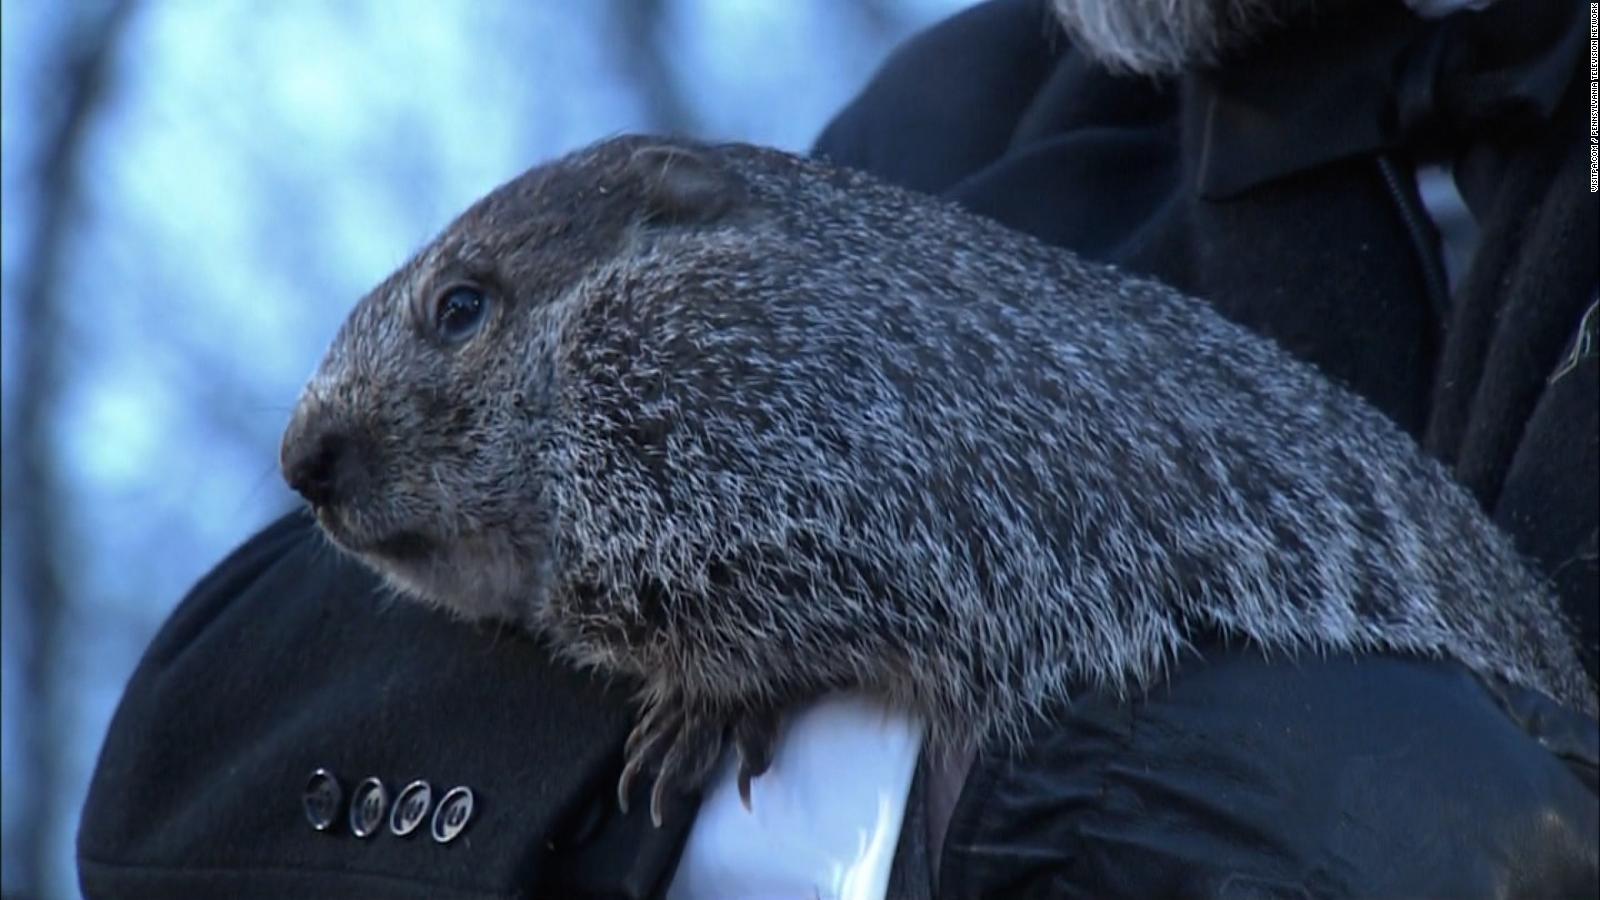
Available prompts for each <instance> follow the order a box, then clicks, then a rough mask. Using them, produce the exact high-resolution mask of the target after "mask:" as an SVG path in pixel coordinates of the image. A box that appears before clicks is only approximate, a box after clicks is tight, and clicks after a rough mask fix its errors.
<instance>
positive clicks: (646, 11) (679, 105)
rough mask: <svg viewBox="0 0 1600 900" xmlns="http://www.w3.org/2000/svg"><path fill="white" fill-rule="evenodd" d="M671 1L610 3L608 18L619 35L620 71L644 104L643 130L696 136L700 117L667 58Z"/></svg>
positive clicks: (627, 0)
mask: <svg viewBox="0 0 1600 900" xmlns="http://www.w3.org/2000/svg"><path fill="white" fill-rule="evenodd" d="M671 6H672V3H671V0H611V3H610V4H609V7H610V9H609V14H610V15H609V18H610V20H611V23H612V27H613V30H614V31H615V33H616V34H617V35H618V39H617V42H616V51H617V58H618V61H619V62H620V63H621V67H622V71H623V73H624V74H625V75H626V76H627V78H628V80H629V81H630V82H632V84H633V86H634V89H635V90H636V91H637V92H638V94H639V97H640V99H641V100H642V101H643V102H644V113H645V117H646V120H645V121H646V128H647V130H649V131H651V132H655V133H658V134H680V135H693V134H698V133H699V117H698V116H696V115H695V113H694V110H693V108H692V107H691V106H690V105H689V102H688V101H687V100H686V99H685V98H684V96H683V89H682V87H681V86H680V84H679V82H678V76H677V73H676V72H674V71H673V69H672V61H671V60H670V59H668V58H667V46H668V45H667V35H665V34H663V32H664V30H665V28H666V24H667V19H668V17H669V16H670V14H671V12H672V10H671Z"/></svg>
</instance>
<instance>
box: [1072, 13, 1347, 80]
mask: <svg viewBox="0 0 1600 900" xmlns="http://www.w3.org/2000/svg"><path fill="white" fill-rule="evenodd" d="M1350 5H1352V4H1351V2H1350V0H1051V8H1052V9H1053V11H1054V12H1055V16H1056V18H1057V19H1058V20H1059V21H1060V23H1061V24H1062V25H1063V26H1064V27H1065V28H1066V30H1067V33H1068V34H1070V35H1071V36H1072V37H1073V38H1074V40H1075V41H1076V42H1077V44H1078V46H1080V47H1082V48H1083V50H1084V51H1085V52H1086V53H1088V54H1089V55H1090V56H1091V57H1093V58H1094V59H1096V60H1097V61H1099V62H1100V63H1101V64H1102V65H1106V66H1109V67H1110V68H1112V69H1114V70H1119V71H1126V72H1137V73H1140V74H1142V75H1172V74H1175V73H1177V72H1180V71H1182V70H1184V69H1187V68H1204V67H1206V66H1211V65H1214V64H1216V63H1217V62H1219V61H1220V60H1221V59H1222V57H1223V56H1224V55H1226V54H1227V53H1228V52H1230V51H1233V50H1238V49H1241V48H1244V47H1246V46H1248V45H1250V44H1251V43H1253V42H1255V41H1256V40H1258V39H1260V37H1261V36H1262V34H1264V33H1266V32H1269V31H1271V30H1272V29H1273V28H1277V27H1281V26H1282V25H1284V24H1285V23H1287V22H1293V21H1300V20H1303V19H1305V18H1306V17H1307V16H1309V15H1311V14H1314V13H1316V12H1318V11H1320V10H1322V9H1326V8H1334V7H1339V6H1350Z"/></svg>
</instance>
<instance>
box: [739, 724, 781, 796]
mask: <svg viewBox="0 0 1600 900" xmlns="http://www.w3.org/2000/svg"><path fill="white" fill-rule="evenodd" d="M777 741H778V713H777V710H763V711H762V712H759V713H754V714H751V715H747V716H744V717H743V718H741V719H739V721H737V722H735V723H734V725H733V746H734V748H735V749H737V750H738V751H739V802H740V803H743V804H744V808H745V810H746V811H748V810H749V809H750V779H752V778H755V777H756V776H758V775H762V774H764V773H765V772H766V771H767V768H768V767H769V766H771V765H772V748H773V746H774V745H775V744H776V743H777Z"/></svg>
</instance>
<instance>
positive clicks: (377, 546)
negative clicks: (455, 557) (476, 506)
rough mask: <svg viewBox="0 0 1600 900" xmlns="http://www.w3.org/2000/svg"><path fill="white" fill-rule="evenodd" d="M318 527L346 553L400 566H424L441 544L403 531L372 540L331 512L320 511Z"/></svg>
mask: <svg viewBox="0 0 1600 900" xmlns="http://www.w3.org/2000/svg"><path fill="white" fill-rule="evenodd" d="M317 523H318V524H319V525H321V526H322V530H323V532H324V533H326V534H327V535H328V537H330V538H332V539H333V542H334V543H335V544H338V545H339V546H340V547H342V548H343V549H344V550H346V551H348V552H350V553H353V554H355V555H356V556H364V557H372V558H374V559H375V560H384V561H389V562H398V563H415V562H421V561H423V560H425V559H427V558H429V557H431V556H434V555H435V554H437V552H438V550H439V542H438V541H435V540H434V539H432V538H430V537H428V536H427V535H425V534H423V533H422V532H420V531H417V530H415V529H411V528H401V529H397V530H394V531H389V532H385V533H383V534H380V535H378V536H377V537H373V536H371V535H370V534H363V533H361V530H360V529H355V528H351V527H350V523H348V522H346V521H344V520H343V519H342V517H340V516H339V515H338V514H337V513H335V512H334V511H333V510H330V509H326V508H324V509H319V510H317Z"/></svg>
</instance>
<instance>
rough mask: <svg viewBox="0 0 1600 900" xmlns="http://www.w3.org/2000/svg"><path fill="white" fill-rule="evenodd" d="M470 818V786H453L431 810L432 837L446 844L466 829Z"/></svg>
mask: <svg viewBox="0 0 1600 900" xmlns="http://www.w3.org/2000/svg"><path fill="white" fill-rule="evenodd" d="M471 818H472V788H469V787H453V788H451V789H450V793H448V794H445V795H444V799H442V800H440V801H439V808H438V809H436V810H434V811H433V839H434V840H436V841H438V842H439V843H441V844H448V843H450V842H451V841H453V840H455V839H456V835H458V834H460V833H461V832H462V831H464V830H466V827H467V822H468V821H469V820H471Z"/></svg>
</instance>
